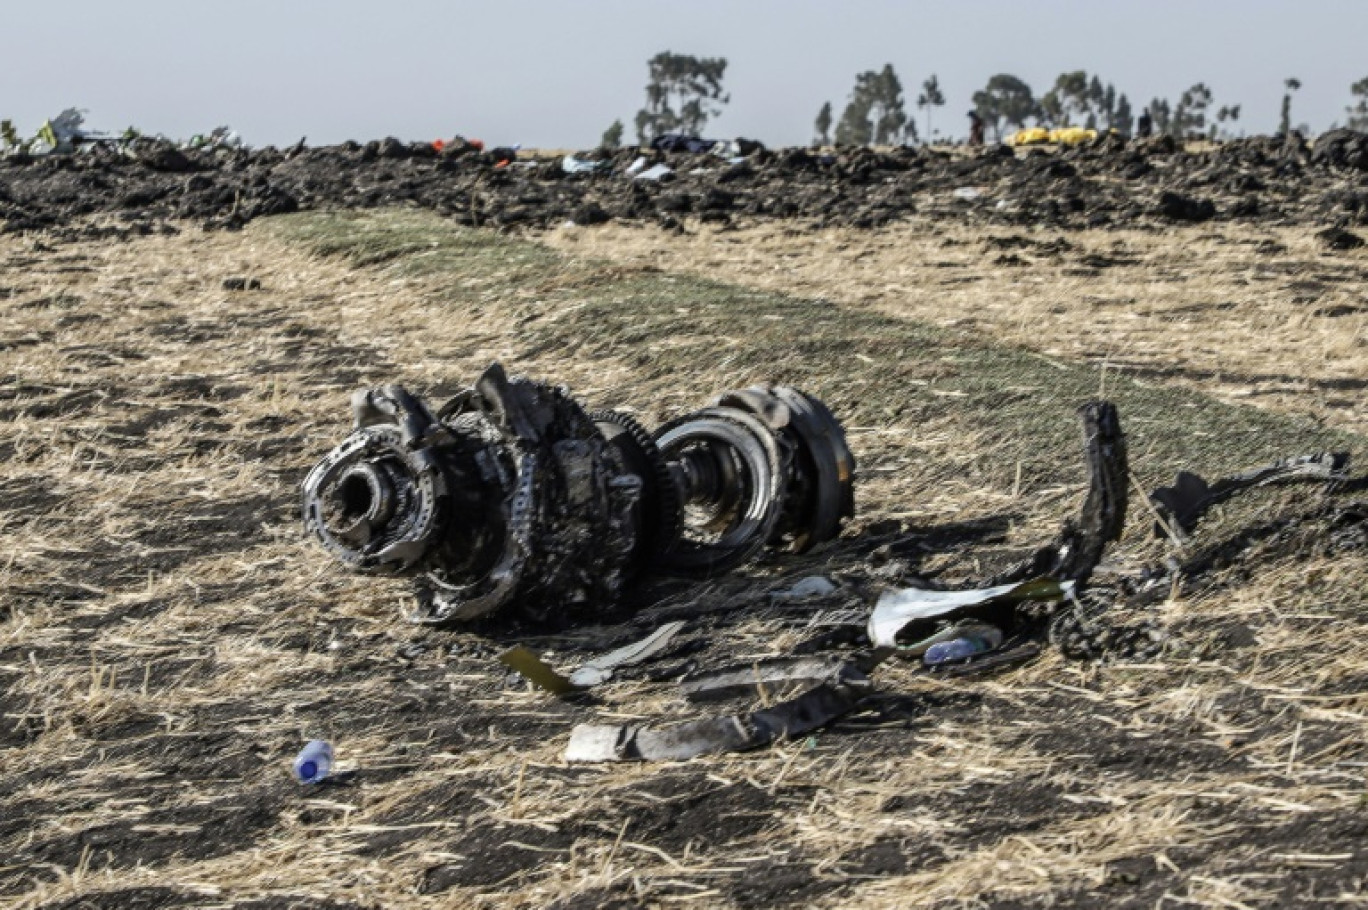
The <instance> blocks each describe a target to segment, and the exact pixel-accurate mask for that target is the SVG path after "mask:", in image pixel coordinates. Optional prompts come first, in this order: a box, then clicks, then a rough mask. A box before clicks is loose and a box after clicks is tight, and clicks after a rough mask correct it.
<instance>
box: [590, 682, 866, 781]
mask: <svg viewBox="0 0 1368 910" xmlns="http://www.w3.org/2000/svg"><path fill="white" fill-rule="evenodd" d="M869 691H870V687H869V680H868V677H867V676H866V675H865V674H864V671H863V670H862V669H861V668H859V667H857V666H855V665H854V664H843V665H842V668H841V670H840V671H839V673H838V675H837V678H835V679H833V680H832V681H830V682H823V683H821V684H819V685H817V686H816V687H814V688H812V689H809V690H808V691H806V692H804V693H803V694H802V695H799V696H797V697H796V698H792V699H789V700H788V701H784V702H780V703H779V704H776V705H773V706H771V707H768V708H763V709H761V710H759V711H753V712H751V713H749V714H729V715H725V716H722V717H709V718H705V719H703V720H696V721H691V722H688V723H683V724H677V725H675V726H671V727H663V728H654V727H649V726H642V725H639V724H611V725H602V724H580V725H579V726H577V727H575V728H574V729H573V730H572V731H571V732H570V742H569V744H568V745H567V746H566V749H565V760H566V761H571V762H606V761H634V760H636V761H685V760H687V759H690V758H694V757H696V756H699V755H709V754H717V753H722V752H744V751H747V750H749V749H757V748H760V747H761V746H767V745H769V744H770V743H773V742H775V741H776V740H778V739H782V738H787V737H793V736H800V735H802V734H804V733H809V732H811V731H813V730H816V729H819V728H821V727H824V726H826V725H827V724H829V723H831V722H832V721H833V720H836V719H837V718H838V717H841V716H842V715H845V714H848V713H850V712H851V711H853V710H855V708H857V707H858V706H859V705H860V703H861V702H862V701H863V700H864V698H865V696H866V695H867V694H868V693H869Z"/></svg>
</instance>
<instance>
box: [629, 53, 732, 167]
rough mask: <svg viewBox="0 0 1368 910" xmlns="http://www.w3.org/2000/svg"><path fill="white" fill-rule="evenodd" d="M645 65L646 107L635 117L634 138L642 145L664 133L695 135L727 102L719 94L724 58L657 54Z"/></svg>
mask: <svg viewBox="0 0 1368 910" xmlns="http://www.w3.org/2000/svg"><path fill="white" fill-rule="evenodd" d="M647 66H648V67H649V71H650V78H649V81H647V83H646V106H645V107H644V108H642V109H641V110H640V111H638V112H637V115H636V131H637V138H638V139H639V140H640V141H641V143H642V144H643V145H644V144H645V143H647V142H649V141H650V140H651V139H654V138H655V137H656V136H660V135H662V134H664V133H685V134H687V135H691V136H696V135H698V134H699V133H701V132H703V127H704V126H706V125H707V123H708V119H709V118H710V117H715V116H716V115H718V114H720V113H721V112H722V106H723V105H725V104H726V103H727V102H728V101H730V100H731V98H730V96H728V95H727V94H726V93H724V92H723V91H722V77H723V76H724V75H725V74H726V72H727V60H726V58H725V57H693V56H690V55H689V54H675V53H671V52H670V51H661V52H660V53H659V54H656V55H655V56H654V57H652V58H651V59H650V60H649V61H648V63H647Z"/></svg>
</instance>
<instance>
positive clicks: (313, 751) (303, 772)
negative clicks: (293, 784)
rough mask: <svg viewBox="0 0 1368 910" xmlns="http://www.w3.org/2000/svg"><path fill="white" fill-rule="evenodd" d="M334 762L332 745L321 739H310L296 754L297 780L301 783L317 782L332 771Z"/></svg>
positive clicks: (295, 768) (295, 774)
mask: <svg viewBox="0 0 1368 910" xmlns="http://www.w3.org/2000/svg"><path fill="white" fill-rule="evenodd" d="M332 762H333V750H332V746H330V745H328V744H327V743H326V742H324V741H323V740H321V739H315V740H310V741H309V743H308V744H307V745H305V746H304V748H303V749H300V750H299V754H298V755H296V756H295V760H294V767H293V771H294V776H295V780H297V781H299V782H300V783H301V784H316V783H318V782H319V781H321V780H323V779H325V778H326V777H327V776H328V775H329V774H330V773H331V772H332Z"/></svg>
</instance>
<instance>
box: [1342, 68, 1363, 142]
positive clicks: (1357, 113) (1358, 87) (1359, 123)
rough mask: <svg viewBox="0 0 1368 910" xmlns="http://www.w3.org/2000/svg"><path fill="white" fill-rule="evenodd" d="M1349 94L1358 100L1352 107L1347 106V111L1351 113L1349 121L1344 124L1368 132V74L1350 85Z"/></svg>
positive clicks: (1352, 128)
mask: <svg viewBox="0 0 1368 910" xmlns="http://www.w3.org/2000/svg"><path fill="white" fill-rule="evenodd" d="M1349 94H1350V95H1352V96H1353V97H1355V98H1357V99H1358V100H1357V101H1355V102H1354V104H1353V105H1351V106H1350V107H1347V108H1345V113H1346V114H1348V115H1349V121H1348V122H1347V123H1345V124H1344V125H1345V126H1347V127H1348V128H1349V129H1351V130H1363V131H1365V132H1368V76H1365V77H1363V78H1362V79H1360V80H1359V81H1358V82H1355V83H1354V84H1353V85H1351V86H1349Z"/></svg>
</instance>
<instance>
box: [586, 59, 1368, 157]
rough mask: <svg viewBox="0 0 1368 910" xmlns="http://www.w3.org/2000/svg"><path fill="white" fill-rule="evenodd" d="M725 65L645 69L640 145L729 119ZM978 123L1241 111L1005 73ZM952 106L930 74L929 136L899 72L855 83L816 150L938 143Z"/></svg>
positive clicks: (1288, 127)
mask: <svg viewBox="0 0 1368 910" xmlns="http://www.w3.org/2000/svg"><path fill="white" fill-rule="evenodd" d="M726 71H727V60H726V58H724V57H695V56H692V55H689V54H676V53H673V52H671V51H663V52H661V53H659V54H657V55H655V56H654V57H652V58H651V59H650V60H649V61H647V83H646V104H645V106H644V107H642V109H641V110H640V111H638V112H637V114H636V117H635V120H634V126H635V127H636V133H637V140H638V142H639V143H641V144H643V145H645V144H648V143H650V142H651V141H652V140H653V139H656V138H657V137H660V136H663V135H666V134H671V133H678V134H683V135H689V136H697V135H700V134H701V133H702V132H703V130H704V129H705V128H706V126H707V123H708V121H709V120H710V119H712V118H713V117H716V116H717V115H718V114H720V113H721V112H722V109H723V107H725V105H726V104H727V103H728V102H729V101H730V100H731V96H730V95H728V94H727V93H726V91H725V90H724V89H723V79H724V77H725V76H726ZM1283 88H1284V91H1283V96H1282V106H1281V117H1280V122H1279V124H1278V132H1279V133H1280V134H1282V135H1287V134H1288V133H1289V132H1291V131H1292V129H1293V128H1294V127H1293V124H1292V101H1293V97H1294V95H1295V93H1296V92H1297V91H1298V90H1299V89H1300V88H1301V81H1300V80H1298V79H1296V78H1288V79H1287V80H1285V81H1284V83H1283ZM1349 93H1350V98H1351V99H1352V101H1351V103H1350V105H1349V106H1348V107H1347V108H1346V124H1345V125H1346V126H1348V127H1349V128H1350V129H1356V130H1364V131H1368V77H1364V78H1363V79H1360V80H1359V81H1358V82H1355V83H1354V84H1353V85H1352V86H1350V88H1349ZM972 104H973V113H974V114H975V115H977V116H978V117H980V118H982V120H983V123H984V125H985V126H986V127H987V129H988V130H989V131H990V132H991V134H992V137H993V138H994V139H996V140H1001V139H1003V138H1004V137H1005V136H1007V135H1009V134H1010V132H1012V131H1014V130H1021V129H1026V128H1027V127H1030V126H1043V127H1070V126H1081V127H1084V128H1087V129H1097V130H1115V131H1116V132H1118V133H1120V134H1122V135H1125V136H1130V135H1134V134H1136V133H1137V132H1138V133H1140V134H1142V135H1160V136H1162V135H1168V136H1172V137H1173V138H1175V139H1212V140H1216V139H1229V138H1233V137H1234V136H1235V135H1236V131H1237V129H1239V128H1240V125H1241V122H1240V114H1241V105H1239V104H1220V105H1218V104H1216V100H1215V95H1214V93H1213V92H1212V89H1211V88H1210V87H1209V86H1208V85H1207V84H1206V83H1204V82H1198V83H1196V84H1194V85H1193V86H1191V87H1190V88H1188V89H1187V90H1186V91H1184V92H1183V93H1182V94H1181V95H1179V96H1178V98H1176V99H1174V100H1172V101H1170V100H1169V99H1167V98H1153V99H1151V100H1150V102H1149V103H1148V104H1146V105H1144V106H1143V107H1141V108H1139V110H1137V109H1136V107H1135V106H1134V105H1133V103H1132V102H1131V100H1130V99H1129V98H1128V97H1127V96H1126V94H1125V93H1124V92H1119V91H1117V89H1116V87H1115V86H1114V85H1113V84H1112V83H1111V82H1105V81H1103V79H1102V77H1101V76H1100V75H1099V74H1097V73H1092V74H1089V73H1088V72H1087V71H1086V70H1072V71H1069V72H1065V73H1061V74H1060V75H1059V76H1058V77H1057V78H1056V79H1055V81H1054V84H1053V85H1051V86H1050V88H1049V89H1047V90H1046V91H1045V92H1044V93H1043V94H1041V95H1039V96H1037V95H1036V94H1035V92H1034V91H1033V90H1032V88H1031V86H1030V85H1029V84H1027V83H1026V82H1025V81H1024V80H1022V79H1021V78H1019V77H1017V76H1014V75H1012V74H1010V73H998V74H997V75H994V76H992V77H991V78H989V79H988V82H987V84H986V85H984V87H983V88H982V89H979V90H978V91H976V92H974V94H973V99H972ZM944 105H945V94H944V92H943V91H942V90H941V86H940V80H939V79H938V77H937V76H936V74H934V73H932V74H931V75H930V76H928V77H927V78H926V79H925V80H924V81H923V82H922V84H921V90H920V91H919V92H918V94H917V98H916V101H915V106H916V108H917V110H918V111H919V112H920V114H921V115H922V116H923V117H924V122H925V130H926V132H925V134H924V136H923V134H921V133H920V132H919V130H918V127H917V118H916V116H915V115H914V114H911V113H909V111H908V103H907V99H906V98H905V97H904V94H903V84H902V80H901V79H900V78H899V76H898V74H897V72H896V70H894V68H893V64H891V63H887V64H884V66H883V68H882V69H878V70H867V71H865V72H862V73H858V74H856V76H855V84H854V86H853V87H852V88H851V90H850V94H849V96H848V97H847V99H846V101H845V105H844V107H843V108H842V110H841V115H840V117H839V118H837V117H836V116H835V108H833V106H832V103H831V102H830V101H826V102H824V103H823V104H822V106H821V107H820V108H819V110H818V112H817V118H816V120H815V121H814V123H813V133H814V134H813V142H814V143H816V144H819V145H831V144H833V143H834V144H836V145H911V144H915V143H917V142H919V141H925V142H928V143H930V142H932V141H935V139H936V138H937V136H938V135H939V134H938V133H937V131H935V130H934V129H933V122H934V114H935V111H936V109H937V108H940V107H943V106H944ZM624 132H625V129H624V127H623V124H622V121H621V120H617V121H615V122H614V123H613V124H612V126H610V127H609V128H608V129H607V130H606V131H604V134H603V139H602V144H603V145H604V146H605V147H607V148H616V147H617V146H619V145H620V144H621V143H622V139H623V133H624Z"/></svg>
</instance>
